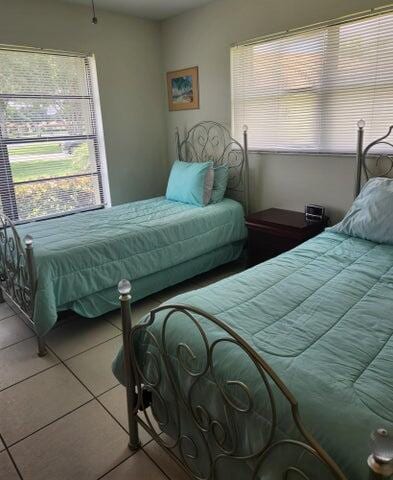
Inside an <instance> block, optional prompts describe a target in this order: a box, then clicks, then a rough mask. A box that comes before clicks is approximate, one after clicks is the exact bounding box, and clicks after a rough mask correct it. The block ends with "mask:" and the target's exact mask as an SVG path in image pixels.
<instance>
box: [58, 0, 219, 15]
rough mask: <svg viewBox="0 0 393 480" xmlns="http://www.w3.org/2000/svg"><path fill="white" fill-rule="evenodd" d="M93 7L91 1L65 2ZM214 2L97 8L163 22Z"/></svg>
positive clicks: (103, 2)
mask: <svg viewBox="0 0 393 480" xmlns="http://www.w3.org/2000/svg"><path fill="white" fill-rule="evenodd" d="M63 1H65V2H68V3H77V4H80V5H91V0H63ZM211 1H212V0H95V4H96V8H97V9H98V10H99V9H100V8H102V9H105V10H111V11H114V12H121V13H128V14H132V15H136V16H138V17H144V18H151V19H153V20H163V19H165V18H168V17H172V16H173V15H177V14H179V13H182V12H185V11H187V10H191V9H192V8H196V7H199V6H202V5H206V4H207V3H210V2H211Z"/></svg>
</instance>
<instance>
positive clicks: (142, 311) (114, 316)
mask: <svg viewBox="0 0 393 480" xmlns="http://www.w3.org/2000/svg"><path fill="white" fill-rule="evenodd" d="M159 305H160V302H159V301H158V298H156V297H155V296H150V297H147V298H144V299H143V300H139V301H138V302H135V303H133V304H132V305H131V319H132V324H133V325H135V324H136V323H138V322H139V321H140V320H142V319H143V318H144V317H145V316H146V315H147V314H148V313H149V312H150V310H153V309H154V308H157V307H158V306H159ZM104 318H105V319H106V320H108V321H109V322H111V323H112V324H113V325H115V326H116V327H117V328H120V330H121V329H122V325H121V313H120V310H116V311H115V312H111V313H108V314H107V315H105V317H104Z"/></svg>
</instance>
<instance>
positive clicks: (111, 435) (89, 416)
mask: <svg viewBox="0 0 393 480" xmlns="http://www.w3.org/2000/svg"><path fill="white" fill-rule="evenodd" d="M10 451H11V454H12V456H13V458H14V459H15V462H16V464H17V465H18V468H19V469H20V471H21V474H22V477H23V478H24V480H76V479H80V480H82V479H83V480H96V479H97V478H99V477H101V476H103V475H105V474H106V473H107V472H109V471H110V470H111V469H112V468H114V467H116V466H117V465H119V464H120V463H121V462H122V461H123V460H125V459H126V458H127V457H129V456H130V455H131V451H130V450H129V448H128V439H127V434H126V433H125V432H124V430H123V429H122V428H121V427H120V426H119V425H118V424H117V423H116V422H115V421H114V420H113V418H111V416H110V415H109V414H108V413H107V412H106V411H105V410H104V408H102V406H101V405H99V403H98V402H97V401H96V400H93V401H91V402H90V403H88V404H87V405H84V406H83V407H81V408H78V410H75V411H74V412H72V413H70V414H69V415H67V416H65V417H63V418H61V419H60V420H58V421H57V422H55V423H52V424H51V425H49V426H48V427H46V428H44V429H42V430H40V431H39V432H37V433H35V434H34V435H32V436H30V437H28V438H26V439H25V440H23V441H22V442H19V443H17V444H16V445H14V446H13V447H11V449H10Z"/></svg>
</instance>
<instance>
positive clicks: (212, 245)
mask: <svg viewBox="0 0 393 480" xmlns="http://www.w3.org/2000/svg"><path fill="white" fill-rule="evenodd" d="M18 232H19V234H20V236H22V237H23V236H24V235H26V234H30V235H31V236H32V237H33V239H34V255H35V261H36V265H37V274H38V288H37V293H36V298H35V310H34V320H35V325H36V330H37V333H38V334H40V335H43V334H45V333H46V332H48V330H49V329H50V328H51V327H52V326H53V325H54V323H55V322H56V319H57V311H58V310H60V309H62V308H64V306H67V305H70V304H72V302H75V301H77V300H78V299H82V298H84V297H88V296H91V295H92V294H94V293H97V292H102V291H105V290H108V289H110V288H113V287H115V286H116V285H117V283H118V281H119V280H120V279H121V278H127V279H129V280H131V281H134V280H138V279H141V278H144V277H147V276H150V275H153V274H155V273H157V272H160V271H163V270H167V269H170V268H171V267H173V266H175V265H179V264H183V263H185V262H187V261H189V260H191V259H194V258H197V257H200V256H203V255H205V254H206V253H208V252H211V251H213V250H217V249H219V248H220V247H224V246H226V245H229V244H231V243H235V242H239V241H242V240H244V239H245V237H246V229H245V225H244V214H243V208H242V206H241V205H240V204H239V203H238V202H235V201H233V200H230V199H224V200H223V201H222V202H220V203H218V204H214V205H208V206H207V207H203V208H202V207H196V206H193V205H186V204H182V203H179V202H172V201H168V200H166V199H165V198H164V197H158V198H153V199H149V200H143V201H138V202H132V203H128V204H124V205H120V206H116V207H113V208H110V209H103V210H97V211H90V212H85V213H80V214H75V215H71V216H67V217H63V218H57V219H52V220H46V221H41V222H33V223H29V224H27V225H23V226H19V227H18ZM87 313H88V312H87Z"/></svg>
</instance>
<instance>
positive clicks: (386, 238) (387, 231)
mask: <svg viewBox="0 0 393 480" xmlns="http://www.w3.org/2000/svg"><path fill="white" fill-rule="evenodd" d="M392 212H393V179H390V178H381V177H376V178H372V179H371V180H369V181H368V182H367V183H366V184H365V185H364V187H363V188H362V190H361V192H360V194H359V196H358V197H357V198H356V199H355V201H354V202H353V204H352V207H351V208H350V209H349V211H348V213H347V214H346V215H345V217H344V218H343V220H342V221H341V222H340V223H338V224H337V225H335V226H334V227H332V228H330V229H329V230H331V231H333V232H338V233H345V234H347V235H351V236H352V237H358V238H363V239H365V240H370V241H372V242H376V243H387V244H390V245H393V215H392Z"/></svg>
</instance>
